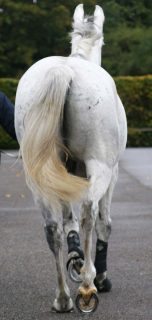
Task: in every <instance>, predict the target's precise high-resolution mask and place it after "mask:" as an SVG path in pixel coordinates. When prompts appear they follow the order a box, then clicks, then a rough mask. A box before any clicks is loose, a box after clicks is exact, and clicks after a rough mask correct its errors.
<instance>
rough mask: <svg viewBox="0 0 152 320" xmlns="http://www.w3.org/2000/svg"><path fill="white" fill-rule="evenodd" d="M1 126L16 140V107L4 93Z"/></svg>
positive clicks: (0, 111) (0, 94)
mask: <svg viewBox="0 0 152 320" xmlns="http://www.w3.org/2000/svg"><path fill="white" fill-rule="evenodd" d="M0 125H1V126H2V127H3V128H4V129H5V130H6V131H7V133H8V134H9V135H10V136H11V137H12V138H13V139H15V140H17V138H16V133H15V128H14V106H13V104H12V103H11V102H10V100H9V99H8V98H7V97H6V96H5V94H4V93H3V92H0Z"/></svg>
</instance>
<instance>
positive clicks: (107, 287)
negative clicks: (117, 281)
mask: <svg viewBox="0 0 152 320" xmlns="http://www.w3.org/2000/svg"><path fill="white" fill-rule="evenodd" d="M94 284H95V286H96V288H97V290H98V292H110V291H111V289H112V283H111V281H110V280H109V279H108V278H106V279H104V280H100V278H96V279H95V280H94Z"/></svg>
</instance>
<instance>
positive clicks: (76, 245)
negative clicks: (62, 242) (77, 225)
mask: <svg viewBox="0 0 152 320" xmlns="http://www.w3.org/2000/svg"><path fill="white" fill-rule="evenodd" d="M67 243H68V253H70V252H72V251H75V252H77V253H78V254H79V258H81V259H84V254H83V251H82V249H81V247H80V237H79V234H78V233H77V232H76V231H70V232H69V234H68V236H67Z"/></svg>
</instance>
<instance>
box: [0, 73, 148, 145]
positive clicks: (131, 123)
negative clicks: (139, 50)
mask: <svg viewBox="0 0 152 320" xmlns="http://www.w3.org/2000/svg"><path fill="white" fill-rule="evenodd" d="M115 82H116V86H117V90H118V93H119V95H120V97H121V99H122V102H123V104H124V106H125V110H126V114H127V121H128V144H127V145H128V146H130V147H139V146H142V147H149V146H152V131H150V129H151V128H152V75H146V76H140V77H139V76H138V77H116V78H115ZM17 84H18V80H14V79H0V90H1V91H3V92H5V94H6V95H7V96H8V97H9V99H10V100H11V101H12V102H14V101H15V93H16V87H17ZM0 148H3V149H14V148H18V144H17V143H16V142H14V141H13V140H12V139H11V138H10V137H9V136H8V135H7V134H6V133H5V132H4V131H3V130H2V129H1V128H0Z"/></svg>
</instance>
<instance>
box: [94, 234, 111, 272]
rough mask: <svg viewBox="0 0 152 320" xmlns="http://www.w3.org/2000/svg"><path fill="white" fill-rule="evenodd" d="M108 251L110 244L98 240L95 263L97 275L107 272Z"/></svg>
mask: <svg viewBox="0 0 152 320" xmlns="http://www.w3.org/2000/svg"><path fill="white" fill-rule="evenodd" d="M107 249H108V243H107V242H104V241H102V240H99V239H98V240H97V244H96V256H95V263H94V265H95V268H96V272H97V274H99V273H103V272H105V271H107Z"/></svg>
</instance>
